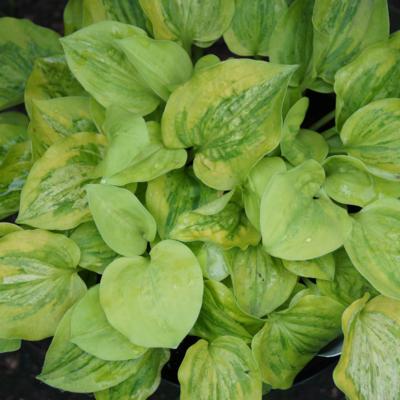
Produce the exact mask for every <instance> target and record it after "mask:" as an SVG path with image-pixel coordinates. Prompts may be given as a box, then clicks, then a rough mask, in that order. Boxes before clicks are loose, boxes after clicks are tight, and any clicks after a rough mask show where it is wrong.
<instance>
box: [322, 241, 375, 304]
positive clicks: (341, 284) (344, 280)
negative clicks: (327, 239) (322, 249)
mask: <svg viewBox="0 0 400 400" xmlns="http://www.w3.org/2000/svg"><path fill="white" fill-rule="evenodd" d="M333 258H334V260H335V277H334V279H333V280H332V281H328V280H322V279H318V280H317V287H318V290H319V292H320V293H321V294H323V295H325V296H329V297H331V298H333V299H335V300H337V301H339V302H340V303H342V304H344V305H345V306H348V305H350V304H351V303H352V302H353V301H355V300H358V299H359V298H361V297H362V296H363V295H364V294H365V293H370V294H371V295H376V294H378V292H377V291H376V290H375V289H374V288H373V287H372V286H371V284H370V283H368V281H367V280H366V279H365V278H364V277H363V276H362V275H361V274H360V273H359V272H358V271H357V270H356V269H355V268H354V265H353V264H352V262H351V261H350V259H349V256H348V255H347V253H346V251H345V249H344V248H340V249H339V250H337V251H335V252H334V253H333Z"/></svg>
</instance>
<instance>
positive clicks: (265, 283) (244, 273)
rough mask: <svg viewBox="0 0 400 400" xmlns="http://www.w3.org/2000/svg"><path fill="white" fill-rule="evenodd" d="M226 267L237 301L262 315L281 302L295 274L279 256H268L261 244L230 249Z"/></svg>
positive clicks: (294, 283)
mask: <svg viewBox="0 0 400 400" xmlns="http://www.w3.org/2000/svg"><path fill="white" fill-rule="evenodd" d="M229 260H230V262H229V267H230V273H231V279H232V284H233V291H234V294H235V297H236V300H237V302H238V305H239V306H240V307H241V308H242V309H243V310H244V311H246V312H247V313H248V314H251V315H254V316H257V317H260V318H261V317H263V316H265V315H266V314H269V313H270V312H272V311H274V310H275V309H276V308H278V307H279V306H280V305H281V304H283V303H284V302H285V301H286V300H287V298H288V297H289V296H290V294H291V293H292V290H293V288H294V286H295V285H296V282H297V277H296V276H295V275H294V274H292V273H290V272H289V271H287V270H286V269H285V268H284V267H283V265H282V262H281V260H279V259H276V258H275V259H274V258H272V257H271V256H269V255H268V254H267V253H266V252H265V251H264V249H263V247H262V245H258V246H256V247H249V248H248V249H247V250H245V251H241V250H239V249H234V250H231V252H230V257H229Z"/></svg>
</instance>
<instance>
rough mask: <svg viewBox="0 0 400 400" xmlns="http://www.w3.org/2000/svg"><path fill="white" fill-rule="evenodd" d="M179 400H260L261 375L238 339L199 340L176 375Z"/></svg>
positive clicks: (247, 350)
mask: <svg viewBox="0 0 400 400" xmlns="http://www.w3.org/2000/svg"><path fill="white" fill-rule="evenodd" d="M178 379H179V383H180V384H181V396H180V398H181V400H191V399H194V398H195V399H198V400H209V399H230V400H247V399H255V400H256V399H261V397H262V390H261V380H260V373H259V371H258V367H257V364H256V362H255V361H254V358H253V356H252V354H251V351H250V349H249V348H248V347H247V345H246V343H245V342H243V341H242V340H241V339H239V338H236V337H231V336H221V337H219V338H217V339H215V340H214V341H212V342H210V343H209V342H207V341H205V340H199V341H198V342H197V343H195V344H194V345H192V346H191V347H190V348H189V349H188V350H187V352H186V354H185V358H184V359H183V361H182V364H181V366H180V367H179V371H178Z"/></svg>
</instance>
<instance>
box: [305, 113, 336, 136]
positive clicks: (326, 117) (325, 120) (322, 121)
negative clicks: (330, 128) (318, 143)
mask: <svg viewBox="0 0 400 400" xmlns="http://www.w3.org/2000/svg"><path fill="white" fill-rule="evenodd" d="M334 118H335V110H332V111H330V112H328V114H326V115H324V116H323V117H322V118H321V119H319V120H318V121H317V122H314V123H313V124H312V125H311V126H310V129H311V130H313V131H317V130H318V129H320V128H322V127H323V126H325V125H326V124H327V123H328V122H330V121H332V120H333V119H334Z"/></svg>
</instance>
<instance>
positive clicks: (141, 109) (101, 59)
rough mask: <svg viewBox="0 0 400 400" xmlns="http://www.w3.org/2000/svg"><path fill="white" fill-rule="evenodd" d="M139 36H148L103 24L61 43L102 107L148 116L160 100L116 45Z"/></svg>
mask: <svg viewBox="0 0 400 400" xmlns="http://www.w3.org/2000/svg"><path fill="white" fill-rule="evenodd" d="M137 35H139V36H140V35H142V36H143V35H144V36H146V33H145V32H144V31H143V30H141V29H139V28H136V27H134V26H132V25H127V24H122V23H120V22H115V21H104V22H99V23H97V24H94V25H90V26H88V27H86V28H84V29H81V30H79V31H78V32H75V33H73V34H72V35H69V36H67V37H65V38H63V39H61V43H62V45H63V48H64V51H65V55H66V58H67V62H68V65H69V67H70V68H71V71H72V72H73V74H74V75H75V77H76V78H77V79H78V81H79V82H80V83H81V84H82V86H83V87H84V88H85V89H86V90H87V91H88V92H89V93H90V94H91V95H92V96H93V97H94V98H95V99H96V100H97V101H98V102H99V103H100V104H101V105H102V106H104V107H109V106H111V105H116V106H118V107H122V108H125V109H126V110H128V111H132V112H134V113H137V114H140V115H146V114H149V113H151V112H152V111H154V110H155V109H156V107H157V105H158V103H159V99H158V98H157V96H156V95H155V94H154V93H153V92H152V91H151V89H150V88H148V87H147V85H146V84H145V83H144V82H143V80H142V78H141V77H140V76H139V74H138V71H137V70H136V69H135V68H134V67H133V65H132V64H130V63H129V62H128V60H127V58H126V56H125V55H124V53H123V52H122V50H119V49H118V47H117V46H116V43H115V42H116V40H120V39H124V38H128V37H130V36H137Z"/></svg>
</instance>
